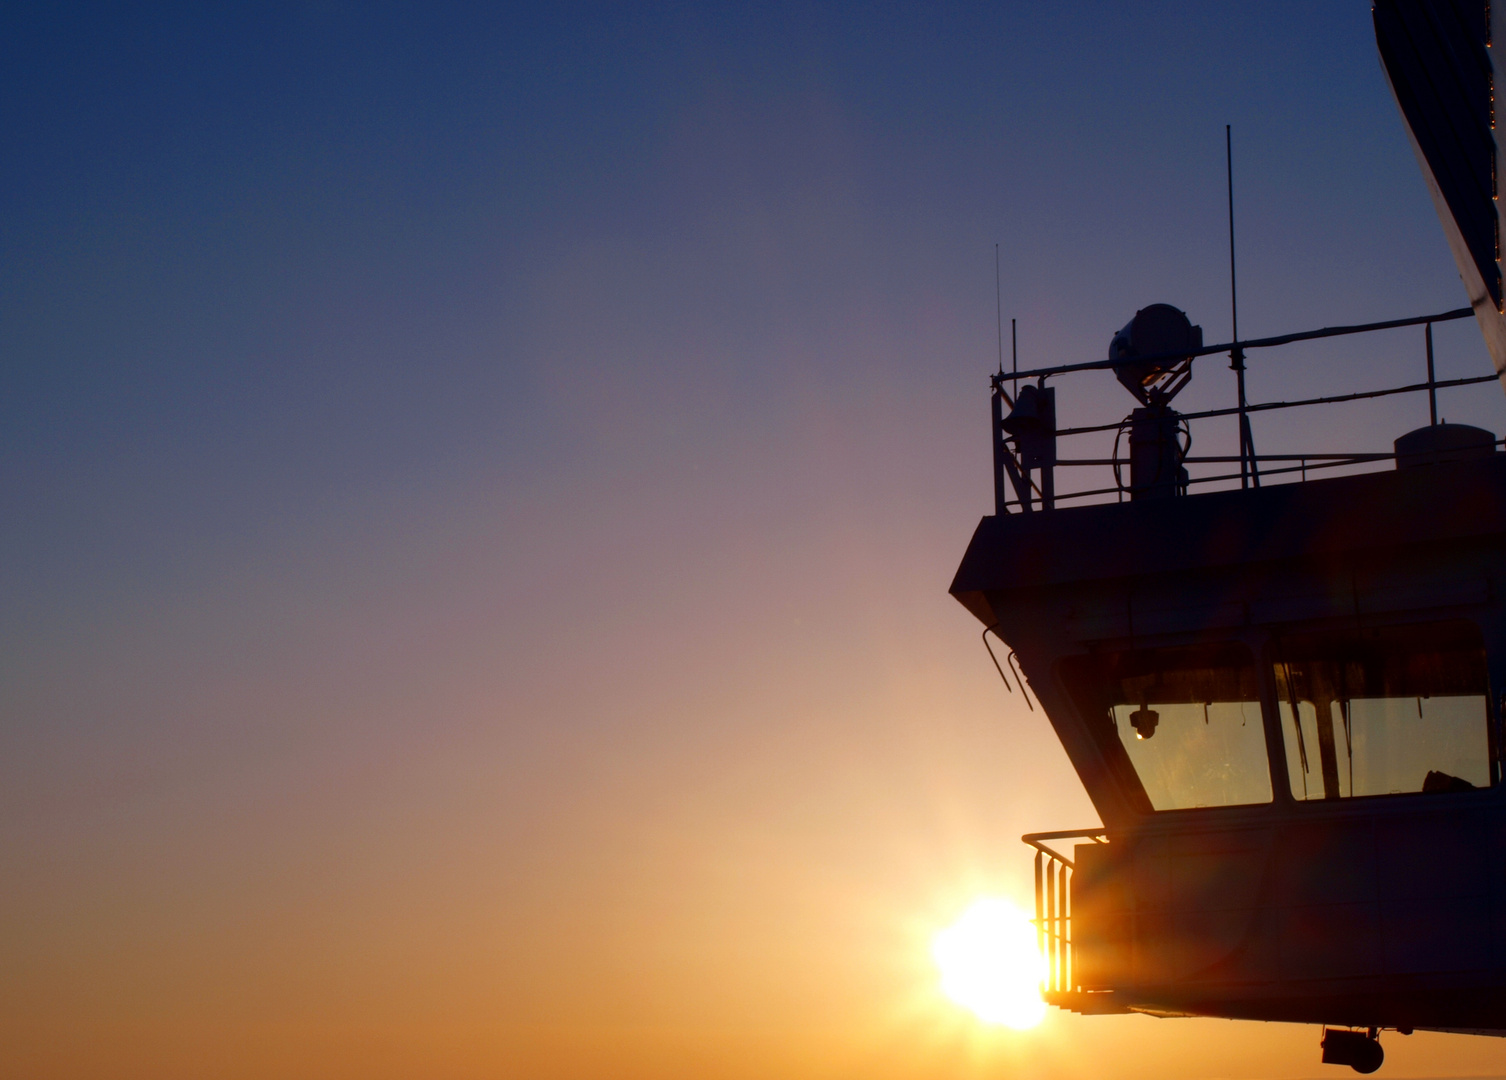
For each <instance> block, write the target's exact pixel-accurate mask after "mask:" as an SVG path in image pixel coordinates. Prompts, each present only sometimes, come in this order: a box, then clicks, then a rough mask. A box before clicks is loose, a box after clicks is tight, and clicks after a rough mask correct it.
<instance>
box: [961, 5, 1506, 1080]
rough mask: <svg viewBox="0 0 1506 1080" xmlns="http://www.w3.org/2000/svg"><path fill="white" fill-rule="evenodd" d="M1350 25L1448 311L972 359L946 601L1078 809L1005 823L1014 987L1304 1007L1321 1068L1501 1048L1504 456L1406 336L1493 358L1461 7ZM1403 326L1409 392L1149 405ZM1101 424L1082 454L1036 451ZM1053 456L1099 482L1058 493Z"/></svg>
mask: <svg viewBox="0 0 1506 1080" xmlns="http://www.w3.org/2000/svg"><path fill="white" fill-rule="evenodd" d="M1503 7H1506V5H1503ZM1374 17H1375V26H1376V36H1377V42H1378V44H1379V48H1380V52H1381V55H1382V58H1383V61H1384V63H1385V66H1386V68H1387V71H1388V74H1389V76H1390V78H1391V80H1392V83H1393V86H1394V88H1395V90H1396V95H1397V100H1398V103H1399V104H1400V106H1401V110H1402V114H1403V116H1404V118H1405V120H1406V122H1407V125H1408V128H1409V131H1410V132H1411V135H1412V138H1413V141H1414V145H1415V146H1416V147H1417V149H1418V155H1419V161H1420V162H1421V163H1422V166H1423V168H1424V171H1425V174H1426V176H1427V178H1428V181H1429V185H1430V188H1431V189H1432V190H1433V192H1434V195H1435V202H1436V204H1437V206H1438V209H1439V213H1440V216H1441V217H1442V219H1443V221H1444V225H1445V232H1446V233H1447V234H1448V236H1449V239H1450V243H1451V245H1452V247H1453V249H1454V252H1455V255H1456V257H1457V258H1458V260H1459V262H1460V269H1461V274H1462V275H1463V277H1464V280H1465V284H1466V287H1467V289H1468V291H1469V293H1470V297H1469V298H1470V301H1471V306H1470V307H1468V308H1461V309H1459V310H1457V311H1451V312H1444V313H1441V314H1438V315H1432V316H1422V317H1418V318H1414V319H1399V320H1393V321H1390V322H1386V323H1376V324H1369V325H1366V326H1353V327H1337V328H1330V329H1325V330H1318V331H1311V332H1307V333H1302V334H1291V335H1285V336H1283V337H1279V338H1267V339H1260V340H1248V341H1239V340H1236V341H1233V342H1228V343H1225V344H1221V345H1212V346H1204V344H1203V336H1202V332H1201V330H1200V329H1199V328H1198V327H1195V326H1193V325H1192V324H1191V321H1190V320H1189V319H1187V317H1186V316H1185V315H1184V314H1183V313H1182V312H1181V311H1178V310H1177V309H1176V308H1174V307H1171V306H1170V305H1165V304H1157V305H1152V306H1150V307H1147V308H1145V309H1142V310H1141V311H1140V312H1138V313H1136V315H1135V317H1134V319H1132V320H1131V321H1130V323H1129V324H1128V325H1126V326H1125V328H1124V329H1123V330H1121V331H1120V332H1119V333H1118V334H1116V335H1115V336H1114V338H1113V340H1112V342H1111V344H1110V347H1109V355H1108V357H1107V358H1106V359H1105V360H1102V361H1095V362H1090V363H1085V364H1072V365H1059V366H1056V367H1051V368H1042V369H1038V370H1034V371H1028V372H1022V373H1020V374H1019V375H1018V376H1010V375H1005V374H1004V373H1003V372H1002V371H1001V372H1000V373H999V374H997V375H995V376H994V377H993V379H992V385H993V418H994V419H993V451H994V465H995V482H994V493H995V513H994V514H993V516H990V517H986V518H984V519H983V520H982V522H981V523H980V524H979V526H978V528H977V531H976V532H975V534H974V536H973V538H972V542H971V543H970V544H969V546H968V549H967V553H966V555H965V556H964V558H963V561H962V565H961V567H960V568H959V569H958V571H957V575H956V579H955V580H954V582H953V584H952V588H951V592H952V594H953V595H954V596H956V597H957V599H958V600H959V601H961V602H962V603H963V604H964V605H965V606H966V607H967V608H968V610H969V611H971V612H972V613H973V614H974V615H975V616H976V617H977V618H978V619H979V621H980V622H981V623H982V624H983V626H984V627H985V631H984V637H985V641H986V639H987V637H988V635H989V634H993V635H994V636H996V637H997V638H999V639H1000V640H1001V641H1004V642H1007V643H1008V646H1009V647H1010V649H1011V651H1010V653H1009V655H1008V664H1009V668H1010V670H1011V671H1012V672H1013V674H1014V681H1015V682H1017V683H1018V684H1019V690H1020V691H1021V692H1022V693H1024V694H1025V695H1026V700H1027V701H1029V700H1030V698H1031V697H1032V696H1033V697H1034V699H1035V700H1037V701H1038V702H1039V703H1040V705H1041V706H1042V710H1043V711H1044V713H1045V715H1046V716H1047V718H1048V719H1049V721H1050V723H1051V724H1052V726H1053V727H1054V729H1055V730H1056V733H1057V735H1058V736H1059V738H1060V739H1061V743H1062V746H1063V747H1064V748H1065V750H1066V752H1067V755H1068V758H1069V759H1070V761H1071V763H1072V766H1073V768H1074V769H1075V770H1076V771H1077V773H1078V775H1079V776H1080V777H1081V779H1082V782H1083V785H1084V787H1085V788H1086V790H1087V793H1088V795H1089V796H1090V798H1091V799H1092V802H1093V805H1094V806H1095V808H1096V809H1097V811H1098V813H1099V815H1100V818H1101V820H1102V822H1103V827H1102V828H1101V829H1090V830H1078V831H1067V832H1056V833H1036V834H1031V835H1029V836H1026V837H1025V840H1026V842H1027V843H1029V844H1031V845H1032V846H1034V847H1035V848H1036V849H1037V854H1036V893H1037V897H1036V904H1037V911H1036V914H1037V925H1038V926H1039V929H1040V934H1041V942H1042V946H1043V948H1044V950H1045V951H1046V953H1047V955H1048V957H1049V960H1050V978H1049V985H1048V987H1047V995H1046V996H1047V1000H1048V1001H1050V1002H1051V1003H1052V1004H1054V1005H1058V1006H1061V1007H1063V1008H1068V1009H1073V1010H1076V1011H1079V1012H1085V1013H1106V1012H1125V1011H1137V1012H1145V1013H1152V1014H1156V1015H1162V1016H1181V1015H1198V1016H1220V1017H1230V1018H1237V1019H1251V1020H1282V1021H1295V1022H1308V1023H1317V1024H1323V1025H1326V1026H1330V1027H1331V1028H1332V1030H1325V1032H1324V1036H1323V1042H1322V1052H1323V1060H1324V1061H1325V1062H1330V1063H1336V1064H1345V1065H1350V1066H1352V1067H1353V1068H1355V1069H1356V1070H1358V1071H1360V1072H1373V1071H1374V1070H1375V1069H1376V1068H1378V1067H1379V1066H1380V1064H1381V1061H1382V1056H1383V1055H1382V1051H1381V1047H1380V1043H1379V1040H1378V1036H1379V1032H1380V1031H1381V1030H1382V1029H1388V1028H1389V1029H1396V1030H1398V1031H1401V1032H1404V1033H1410V1032H1411V1031H1412V1030H1414V1029H1418V1028H1427V1029H1433V1030H1442V1031H1458V1032H1472V1033H1478V1034H1506V783H1503V768H1506V766H1503V757H1506V723H1503V718H1506V607H1503V605H1506V455H1503V454H1501V453H1499V452H1498V445H1499V444H1498V440H1497V439H1496V437H1495V435H1494V434H1492V433H1490V432H1487V431H1482V430H1480V429H1477V428H1471V427H1465V426H1463V425H1457V424H1444V423H1439V422H1438V411H1437V395H1438V392H1439V390H1440V389H1447V388H1450V387H1459V386H1466V385H1471V384H1475V383H1481V382H1487V381H1493V380H1494V378H1495V376H1490V375H1486V376H1481V377H1479V378H1473V379H1455V380H1450V381H1447V382H1440V381H1438V380H1437V379H1436V378H1435V376H1434V372H1433V364H1432V324H1433V323H1435V322H1441V321H1444V320H1450V319H1457V318H1468V317H1470V316H1471V315H1473V316H1474V317H1475V318H1476V319H1477V320H1478V321H1479V323H1480V325H1481V327H1482V330H1483V331H1484V333H1485V337H1486V343H1487V345H1488V346H1489V348H1490V351H1491V353H1492V355H1493V357H1494V358H1495V360H1496V366H1497V368H1498V370H1500V369H1501V368H1502V367H1503V365H1506V322H1503V320H1502V316H1501V285H1500V281H1501V273H1500V263H1499V258H1500V250H1499V234H1500V228H1499V224H1498V222H1497V218H1496V214H1497V209H1496V203H1495V200H1494V194H1495V187H1494V185H1495V175H1496V168H1495V154H1496V147H1495V136H1494V130H1493V123H1494V120H1493V112H1492V111H1491V105H1490V99H1491V95H1492V94H1493V86H1494V76H1493V68H1492V59H1491V56H1492V54H1491V50H1490V48H1489V47H1488V46H1487V44H1486V42H1487V40H1488V36H1487V35H1488V33H1489V29H1490V13H1489V10H1488V8H1487V6H1486V5H1485V4H1483V3H1475V4H1473V5H1470V4H1462V3H1452V2H1449V0H1434V2H1416V0H1414V2H1410V3H1408V2H1402V0H1390V2H1386V0H1381V2H1377V3H1376V5H1375V10H1374ZM1500 18H1502V19H1503V20H1506V11H1503V12H1502V13H1501V16H1500ZM1497 40H1500V41H1506V33H1503V34H1500V35H1497ZM1501 47H1506V46H1501ZM1408 327H1410V328H1416V327H1421V328H1422V329H1423V335H1422V337H1423V342H1422V344H1423V345H1424V347H1425V356H1426V363H1427V374H1426V378H1425V379H1420V380H1418V381H1417V382H1414V383H1412V384H1409V385H1406V386H1401V387H1390V388H1384V389H1379V390H1358V391H1356V392H1355V393H1352V394H1345V395H1339V396H1336V397H1328V398H1321V399H1313V400H1309V401H1303V402H1270V403H1251V402H1248V401H1247V400H1245V397H1244V391H1243V379H1242V377H1241V378H1240V380H1239V394H1238V400H1237V402H1236V403H1235V404H1234V405H1233V406H1231V407H1229V408H1225V409H1217V410H1209V411H1205V412H1200V413H1190V414H1181V413H1178V412H1177V411H1176V410H1175V409H1173V408H1172V404H1173V399H1174V398H1175V396H1176V393H1177V391H1179V390H1180V389H1181V388H1182V387H1183V386H1185V385H1186V384H1187V381H1188V380H1189V379H1190V378H1191V377H1192V374H1193V371H1194V368H1195V366H1196V362H1197V361H1198V360H1199V359H1200V358H1203V357H1208V356H1212V355H1216V354H1227V355H1228V357H1229V360H1230V365H1231V367H1233V368H1234V369H1235V371H1236V372H1242V371H1243V368H1244V365H1245V362H1246V358H1247V356H1248V355H1249V354H1250V353H1252V352H1257V351H1258V350H1262V349H1268V348H1274V347H1278V346H1281V345H1285V344H1289V343H1291V342H1293V341H1300V340H1305V339H1311V338H1317V337H1330V336H1340V335H1348V334H1362V333H1373V332H1392V333H1395V332H1399V331H1401V330H1402V329H1403V328H1408ZM1412 332H1414V333H1415V329H1413V330H1412ZM1236 336H1237V334H1236ZM1081 372H1089V373H1094V374H1095V376H1096V377H1100V378H1101V377H1103V376H1102V374H1097V373H1100V372H1101V373H1103V374H1107V373H1108V372H1112V373H1113V374H1114V376H1115V377H1116V378H1117V379H1118V381H1119V382H1120V383H1121V384H1122V385H1123V386H1124V387H1125V388H1126V389H1127V390H1129V392H1130V393H1131V394H1132V395H1133V396H1134V398H1135V401H1136V406H1135V408H1134V409H1133V411H1132V412H1131V413H1130V414H1129V416H1128V417H1126V418H1125V419H1124V420H1122V421H1119V422H1117V423H1109V424H1102V425H1093V426H1088V427H1080V428H1070V429H1060V428H1058V426H1057V422H1056V416H1057V410H1056V406H1057V399H1056V387H1055V386H1054V385H1053V386H1048V385H1047V383H1048V380H1054V381H1056V382H1060V381H1061V379H1062V378H1063V377H1065V376H1067V375H1069V374H1076V373H1081ZM1021 382H1023V383H1024V385H1023V386H1021ZM1393 393H1418V394H1422V393H1426V394H1427V395H1428V400H1429V405H1430V416H1431V418H1432V423H1430V424H1429V425H1428V426H1426V427H1423V428H1420V429H1418V430H1416V431H1413V432H1410V433H1407V434H1403V435H1401V437H1399V438H1397V439H1396V440H1395V442H1394V444H1393V446H1392V448H1391V449H1390V450H1389V451H1377V452H1369V453H1353V454H1303V453H1290V454H1266V455H1260V454H1257V453H1256V451H1255V445H1254V438H1253V430H1252V425H1251V418H1252V417H1256V416H1258V415H1259V414H1261V413H1262V412H1263V411H1266V410H1269V409H1276V408H1321V406H1323V405H1325V404H1330V403H1333V402H1335V401H1341V400H1353V399H1357V398H1366V397H1376V396H1381V395H1385V394H1393ZM1231 420H1232V421H1234V422H1235V423H1237V425H1238V432H1239V453H1238V455H1237V456H1232V455H1231V456H1226V457H1218V456H1212V457H1197V456H1194V455H1193V454H1192V453H1191V449H1190V447H1191V434H1192V428H1193V424H1194V422H1197V423H1199V424H1202V423H1204V422H1213V423H1219V422H1228V421H1231ZM1108 431H1113V432H1116V436H1115V439H1116V441H1115V444H1114V451H1113V454H1112V456H1111V457H1108V458H1096V459H1094V458H1077V459H1070V458H1063V457H1060V456H1059V454H1058V445H1059V442H1060V441H1061V440H1063V439H1065V438H1068V437H1072V436H1085V435H1089V434H1092V433H1095V432H1096V433H1100V434H1101V433H1104V432H1108ZM1067 468H1081V469H1096V470H1098V475H1100V476H1104V475H1105V474H1107V476H1108V477H1111V480H1109V479H1106V480H1105V482H1102V483H1100V484H1095V483H1093V482H1089V483H1088V484H1087V485H1086V486H1083V485H1077V486H1075V487H1074V488H1073V489H1072V490H1071V491H1070V493H1064V492H1063V491H1061V490H1058V487H1057V473H1058V472H1059V471H1062V470H1064V469H1067ZM1364 470H1369V471H1364ZM1324 471H1327V472H1328V477H1327V478H1322V479H1319V478H1315V477H1318V476H1322V475H1323V473H1324ZM1340 473H1342V474H1344V475H1335V474H1340ZM1236 484H1237V486H1235V485H1236ZM1202 485H1206V486H1202ZM1200 486H1201V487H1200ZM1220 486H1221V487H1222V488H1224V490H1215V489H1216V488H1218V487H1220ZM1094 500H1097V501H1096V502H1095V501H1094ZM1000 674H1001V676H1004V678H1005V682H1006V685H1009V684H1010V681H1011V680H1010V678H1009V676H1008V675H1007V674H1006V672H1005V668H1004V666H1003V665H1000ZM1011 688H1012V689H1013V687H1011ZM1069 843H1070V844H1071V847H1070V850H1069V849H1068V847H1067V846H1066V845H1067V844H1069Z"/></svg>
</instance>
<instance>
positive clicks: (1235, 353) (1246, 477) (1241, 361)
mask: <svg viewBox="0 0 1506 1080" xmlns="http://www.w3.org/2000/svg"><path fill="white" fill-rule="evenodd" d="M1224 175H1225V176H1226V177H1227V179H1228V183H1229V317H1230V322H1231V323H1232V324H1233V330H1234V337H1233V341H1234V347H1233V348H1232V349H1230V350H1229V367H1230V368H1232V369H1233V371H1234V377H1235V380H1236V383H1237V385H1238V391H1239V486H1240V487H1242V488H1248V487H1249V486H1250V472H1251V468H1252V466H1253V464H1254V463H1253V462H1252V461H1251V460H1250V459H1251V458H1252V457H1253V456H1254V447H1253V446H1252V445H1251V443H1253V442H1254V440H1253V439H1252V438H1251V437H1250V416H1249V414H1248V413H1247V412H1246V411H1245V351H1244V349H1242V348H1240V346H1239V288H1238V285H1237V283H1236V278H1235V276H1234V137H1233V133H1232V128H1231V126H1230V125H1229V124H1225V125H1224ZM1255 483H1256V486H1257V487H1258V486H1259V484H1260V481H1259V480H1257V481H1255Z"/></svg>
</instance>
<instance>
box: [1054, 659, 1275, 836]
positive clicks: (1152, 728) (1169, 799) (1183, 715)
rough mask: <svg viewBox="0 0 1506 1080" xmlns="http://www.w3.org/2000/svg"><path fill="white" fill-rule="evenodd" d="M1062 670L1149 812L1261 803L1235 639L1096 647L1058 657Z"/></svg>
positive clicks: (1254, 737) (1246, 689) (1264, 776)
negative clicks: (1100, 649)
mask: <svg viewBox="0 0 1506 1080" xmlns="http://www.w3.org/2000/svg"><path fill="white" fill-rule="evenodd" d="M1063 676H1064V677H1065V679H1066V681H1067V685H1068V686H1069V687H1070V688H1071V689H1072V692H1073V694H1074V696H1075V697H1076V698H1077V700H1078V702H1079V704H1080V706H1081V707H1082V708H1083V711H1084V712H1085V713H1086V714H1087V715H1088V717H1089V720H1090V723H1091V724H1092V725H1093V726H1094V729H1095V732H1096V733H1097V734H1098V736H1099V741H1100V745H1102V746H1103V749H1104V750H1105V753H1106V756H1107V757H1108V758H1109V761H1110V764H1111V766H1112V767H1116V769H1117V771H1118V772H1119V774H1120V776H1121V778H1122V779H1123V780H1124V782H1125V783H1126V785H1127V786H1129V787H1130V788H1131V789H1132V791H1133V790H1134V789H1136V788H1138V789H1139V790H1141V791H1143V792H1144V796H1145V799H1146V801H1147V802H1148V803H1149V808H1150V809H1154V810H1180V809H1186V808H1189V807H1196V806H1235V805H1242V804H1246V803H1262V802H1269V801H1270V800H1271V778H1270V770H1269V768H1268V765H1267V760H1266V749H1265V731H1264V729H1263V728H1262V727H1261V719H1260V694H1259V691H1258V686H1257V682H1256V677H1255V665H1254V662H1253V660H1252V658H1251V656H1250V652H1249V650H1248V649H1246V648H1245V647H1244V646H1243V645H1240V644H1238V643H1223V644H1219V645H1208V646H1195V647H1187V648H1176V649H1142V650H1136V651H1134V652H1117V653H1099V654H1095V655H1092V656H1084V657H1076V658H1073V659H1071V660H1068V661H1066V662H1065V663H1064V665H1063ZM1095 717H1101V718H1102V719H1101V720H1095V719H1094V718H1095Z"/></svg>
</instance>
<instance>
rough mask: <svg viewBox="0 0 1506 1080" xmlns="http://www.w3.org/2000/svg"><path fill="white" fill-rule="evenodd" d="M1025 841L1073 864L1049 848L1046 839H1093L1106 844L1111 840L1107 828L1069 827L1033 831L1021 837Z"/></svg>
mask: <svg viewBox="0 0 1506 1080" xmlns="http://www.w3.org/2000/svg"><path fill="white" fill-rule="evenodd" d="M1020 839H1021V840H1023V841H1024V842H1025V843H1027V844H1029V845H1030V846H1031V847H1033V848H1035V850H1037V851H1039V852H1042V853H1044V854H1046V855H1049V856H1051V857H1052V858H1053V859H1055V860H1056V861H1057V862H1060V863H1066V864H1067V865H1068V866H1071V865H1072V860H1071V859H1069V858H1067V857H1066V856H1065V855H1063V854H1061V853H1060V852H1057V851H1052V850H1051V849H1050V848H1048V847H1047V846H1046V845H1045V843H1044V841H1046V840H1092V841H1094V842H1095V843H1099V844H1106V843H1108V842H1109V834H1108V830H1107V829H1068V830H1067V831H1065V832H1032V833H1026V834H1025V835H1024V836H1022V837H1020Z"/></svg>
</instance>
